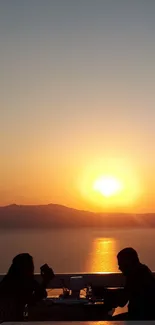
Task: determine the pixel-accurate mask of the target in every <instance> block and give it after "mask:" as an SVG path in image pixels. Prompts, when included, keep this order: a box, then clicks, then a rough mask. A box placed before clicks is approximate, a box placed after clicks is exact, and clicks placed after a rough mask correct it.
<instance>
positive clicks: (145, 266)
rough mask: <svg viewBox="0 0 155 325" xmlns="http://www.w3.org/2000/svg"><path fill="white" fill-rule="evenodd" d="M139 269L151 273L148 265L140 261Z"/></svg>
mask: <svg viewBox="0 0 155 325" xmlns="http://www.w3.org/2000/svg"><path fill="white" fill-rule="evenodd" d="M140 271H141V272H144V273H150V274H152V271H151V270H150V269H149V267H148V266H147V265H145V264H142V263H140Z"/></svg>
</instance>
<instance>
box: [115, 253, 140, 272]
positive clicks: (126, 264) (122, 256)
mask: <svg viewBox="0 0 155 325" xmlns="http://www.w3.org/2000/svg"><path fill="white" fill-rule="evenodd" d="M117 259H118V266H119V270H120V271H121V272H122V273H123V274H124V275H129V274H130V273H132V271H133V270H134V269H135V268H136V267H137V265H138V264H139V263H140V262H139V257H138V254H137V252H136V251H135V250H134V249H133V248H131V247H127V248H124V249H122V250H121V251H120V252H119V253H118V255H117Z"/></svg>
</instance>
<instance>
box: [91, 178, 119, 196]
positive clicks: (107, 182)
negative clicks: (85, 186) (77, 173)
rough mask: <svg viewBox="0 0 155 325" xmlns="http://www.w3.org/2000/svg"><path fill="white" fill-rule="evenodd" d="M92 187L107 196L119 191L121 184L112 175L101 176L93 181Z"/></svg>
mask: <svg viewBox="0 0 155 325" xmlns="http://www.w3.org/2000/svg"><path fill="white" fill-rule="evenodd" d="M93 188H94V190H95V191H97V192H99V193H101V194H102V195H104V196H106V197H109V196H112V195H115V194H117V193H118V192H120V191H121V190H122V184H121V182H120V181H119V180H117V179H116V178H114V177H111V176H102V177H100V178H99V179H97V180H96V181H95V182H94V186H93Z"/></svg>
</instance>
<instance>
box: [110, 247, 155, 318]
mask: <svg viewBox="0 0 155 325" xmlns="http://www.w3.org/2000/svg"><path fill="white" fill-rule="evenodd" d="M117 259H118V266H119V269H120V271H121V272H122V273H123V274H124V275H125V277H126V285H125V287H124V289H122V290H118V291H117V290H116V291H115V290H114V295H115V297H114V300H113V307H118V306H120V307H124V306H125V305H126V304H127V303H128V313H126V314H120V315H117V316H116V317H115V319H116V318H117V319H123V318H125V319H129V320H143V319H144V320H148V319H155V279H154V276H153V274H152V272H151V271H150V269H149V268H148V267H147V266H146V265H144V264H141V263H140V261H139V258H138V254H137V252H136V251H135V250H134V249H133V248H124V249H123V250H122V251H120V252H119V253H118V255H117ZM109 299H110V296H109Z"/></svg>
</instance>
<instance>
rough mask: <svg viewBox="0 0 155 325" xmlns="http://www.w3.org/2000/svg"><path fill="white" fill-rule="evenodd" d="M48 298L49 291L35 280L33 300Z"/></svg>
mask: <svg viewBox="0 0 155 325" xmlns="http://www.w3.org/2000/svg"><path fill="white" fill-rule="evenodd" d="M46 297H47V291H46V287H45V285H44V283H41V284H40V283H38V282H37V281H35V280H34V290H33V300H35V301H39V300H42V299H44V298H46Z"/></svg>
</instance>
